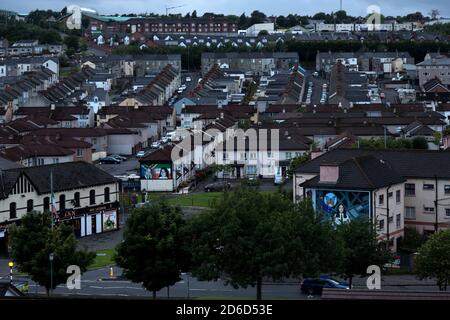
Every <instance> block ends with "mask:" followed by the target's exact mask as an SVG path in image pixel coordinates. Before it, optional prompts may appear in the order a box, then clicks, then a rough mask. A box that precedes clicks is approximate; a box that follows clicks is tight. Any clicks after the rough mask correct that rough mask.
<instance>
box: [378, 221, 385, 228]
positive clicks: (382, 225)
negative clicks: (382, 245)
mask: <svg viewBox="0 0 450 320" xmlns="http://www.w3.org/2000/svg"><path fill="white" fill-rule="evenodd" d="M378 227H379V228H380V230H384V219H383V220H380V221H378Z"/></svg>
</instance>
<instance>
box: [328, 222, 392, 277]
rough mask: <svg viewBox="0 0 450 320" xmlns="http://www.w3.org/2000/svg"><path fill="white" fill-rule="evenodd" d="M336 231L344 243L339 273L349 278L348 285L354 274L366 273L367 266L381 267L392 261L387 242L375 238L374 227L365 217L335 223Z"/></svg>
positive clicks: (362, 274)
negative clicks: (338, 223)
mask: <svg viewBox="0 0 450 320" xmlns="http://www.w3.org/2000/svg"><path fill="white" fill-rule="evenodd" d="M336 232H337V234H338V237H339V238H340V239H341V241H342V242H343V243H344V250H343V263H342V268H341V273H342V275H343V276H344V277H345V278H347V279H349V284H350V286H351V285H352V282H353V278H354V277H355V276H357V275H360V276H365V275H367V267H368V266H370V265H378V266H380V267H381V266H383V265H384V264H386V263H388V262H390V261H392V253H391V252H390V251H389V250H388V249H387V244H386V243H385V242H379V241H378V240H377V231H376V228H375V226H374V225H373V224H372V222H370V221H369V220H368V219H367V218H359V219H354V220H351V222H349V223H342V224H340V225H337V227H336Z"/></svg>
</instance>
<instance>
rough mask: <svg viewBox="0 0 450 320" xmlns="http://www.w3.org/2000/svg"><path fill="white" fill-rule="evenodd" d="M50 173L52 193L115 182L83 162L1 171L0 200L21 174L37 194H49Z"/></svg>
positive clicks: (108, 175) (107, 175) (94, 167)
mask: <svg viewBox="0 0 450 320" xmlns="http://www.w3.org/2000/svg"><path fill="white" fill-rule="evenodd" d="M50 172H53V190H54V192H62V191H66V190H73V189H79V188H86V187H91V186H98V185H104V184H110V183H115V182H116V178H114V177H113V176H111V175H110V174H109V173H107V172H105V171H103V170H101V169H99V168H97V167H96V166H95V165H93V164H90V163H87V162H84V161H78V162H67V163H58V164H51V165H44V166H36V167H26V168H19V169H10V170H4V171H3V183H2V181H1V180H0V198H3V197H5V196H7V195H8V194H9V192H10V190H11V189H12V188H13V187H14V185H15V183H16V181H17V179H18V178H19V177H20V176H21V175H22V174H23V175H25V176H26V177H27V178H28V179H29V181H30V183H31V184H32V185H33V186H34V188H35V189H36V192H37V193H38V194H46V193H50Z"/></svg>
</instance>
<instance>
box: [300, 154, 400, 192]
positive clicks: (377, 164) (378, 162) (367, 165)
mask: <svg viewBox="0 0 450 320" xmlns="http://www.w3.org/2000/svg"><path fill="white" fill-rule="evenodd" d="M319 180H320V177H319V176H317V177H315V178H313V179H311V180H308V181H306V182H304V183H303V184H302V186H303V187H327V188H329V187H333V188H337V189H358V190H360V189H362V190H374V189H379V188H382V187H387V186H390V185H393V184H397V183H402V182H405V181H406V180H405V178H403V177H402V176H401V175H399V174H398V173H397V172H396V171H394V170H393V169H392V168H391V166H390V165H389V163H387V162H385V161H384V160H382V159H378V158H376V157H374V156H371V155H366V156H360V157H355V158H351V159H348V160H346V161H344V162H343V163H341V164H339V179H338V180H337V182H336V183H323V182H321V181H319Z"/></svg>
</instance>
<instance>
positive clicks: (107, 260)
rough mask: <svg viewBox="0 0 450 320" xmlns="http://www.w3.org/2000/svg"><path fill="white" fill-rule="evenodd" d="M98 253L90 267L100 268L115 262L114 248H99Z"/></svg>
mask: <svg viewBox="0 0 450 320" xmlns="http://www.w3.org/2000/svg"><path fill="white" fill-rule="evenodd" d="M96 253H97V256H96V257H95V260H94V262H92V264H91V265H90V266H89V269H98V268H103V267H107V266H112V265H114V264H115V263H114V261H113V254H114V249H105V250H99V251H97V252H96Z"/></svg>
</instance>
